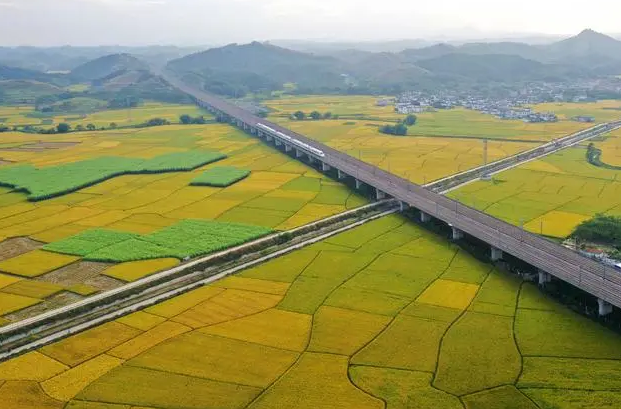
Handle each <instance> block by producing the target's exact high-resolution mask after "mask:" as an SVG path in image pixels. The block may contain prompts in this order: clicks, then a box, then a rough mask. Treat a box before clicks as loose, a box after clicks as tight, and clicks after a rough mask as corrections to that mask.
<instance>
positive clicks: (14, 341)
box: [0, 200, 399, 361]
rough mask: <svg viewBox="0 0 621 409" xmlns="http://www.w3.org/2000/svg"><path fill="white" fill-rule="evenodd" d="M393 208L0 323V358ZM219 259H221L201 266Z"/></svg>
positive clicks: (369, 210) (389, 204)
mask: <svg viewBox="0 0 621 409" xmlns="http://www.w3.org/2000/svg"><path fill="white" fill-rule="evenodd" d="M398 211H399V205H398V203H397V202H396V201H394V200H384V201H381V202H376V203H373V204H371V205H367V206H363V207H361V208H358V209H354V210H351V211H348V212H344V213H342V214H339V215H335V216H332V217H329V218H326V219H323V220H320V221H318V222H314V223H311V224H309V225H306V226H302V227H300V228H297V229H294V230H290V231H287V232H283V233H278V234H275V235H271V236H268V237H265V238H262V239H259V240H256V241H253V242H250V243H247V244H245V245H242V246H239V247H236V248H233V249H230V250H227V251H223V252H220V253H217V254H214V255H210V256H207V257H203V258H201V259H198V260H194V261H191V262H189V263H187V264H185V265H182V266H178V267H175V268H173V269H170V270H166V271H163V272H161V273H158V274H155V275H152V276H149V277H146V278H145V279H142V280H139V281H136V282H134V283H131V284H127V285H125V286H123V287H120V288H117V289H114V290H111V291H108V292H105V293H102V294H99V295H96V296H93V297H90V298H87V299H85V300H83V301H80V302H78V303H75V304H72V305H69V306H66V307H62V308H58V309H56V310H53V311H49V312H47V313H44V314H41V315H38V316H36V317H32V318H29V319H26V320H22V321H19V322H16V323H13V324H10V325H7V326H4V327H0V361H4V360H7V359H10V358H13V357H15V356H17V355H20V354H23V353H25V352H28V351H30V350H34V349H36V348H40V347H42V346H44V345H47V344H49V343H52V342H55V341H57V340H59V339H62V338H65V337H68V336H70V335H73V334H76V333H79V332H81V331H84V330H86V329H89V328H92V327H94V326H97V325H100V324H102V323H104V322H107V321H111V320H114V319H116V318H119V317H121V316H124V315H127V314H130V313H132V312H135V311H139V310H141V309H144V308H147V307H149V306H151V305H154V304H157V303H159V302H162V301H164V300H167V299H170V298H172V297H175V296H178V295H180V294H183V293H186V292H188V291H191V290H194V289H196V288H199V287H201V286H204V285H206V284H209V283H212V282H214V281H217V280H220V279H222V278H224V277H227V276H229V275H232V274H235V273H237V272H239V271H241V270H244V269H247V268H250V267H253V266H256V265H258V264H261V263H264V262H266V261H268V260H271V259H273V258H276V257H280V256H282V255H284V254H287V253H290V252H292V251H294V250H298V249H300V248H303V247H306V246H309V245H311V244H314V243H317V242H320V241H322V240H325V239H327V238H329V237H332V236H334V235H336V234H339V233H342V232H345V231H347V230H350V229H353V228H355V227H358V226H361V225H363V224H365V223H368V222H370V221H372V220H376V219H378V218H381V217H385V216H388V215H390V214H394V213H397V212H398ZM279 237H287V238H290V237H293V238H291V239H290V240H289V241H288V242H287V243H285V244H278V243H279ZM262 243H265V245H262ZM267 243H275V244H272V245H269V244H267ZM245 249H246V250H248V251H247V252H246V251H245ZM235 254H239V257H238V259H237V260H233V261H226V260H227V256H228V255H235ZM219 259H222V260H224V262H221V263H217V264H215V265H213V266H208V267H207V268H204V267H203V266H204V265H205V264H208V263H209V262H212V261H217V260H219ZM203 268H204V269H203Z"/></svg>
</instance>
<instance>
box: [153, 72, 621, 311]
mask: <svg viewBox="0 0 621 409" xmlns="http://www.w3.org/2000/svg"><path fill="white" fill-rule="evenodd" d="M165 78H166V80H167V81H168V82H170V83H171V85H173V86H175V87H177V88H178V89H180V90H181V91H183V92H185V93H187V94H188V95H190V96H191V97H192V98H193V99H194V100H195V102H196V103H197V104H198V105H199V106H201V107H203V108H205V109H207V110H208V111H210V112H211V113H213V114H214V115H215V116H216V117H218V118H219V119H220V120H223V121H228V122H230V123H232V124H234V125H237V126H238V127H239V128H241V129H243V130H245V131H246V132H248V133H250V134H252V135H255V136H257V137H259V138H262V139H263V140H265V141H266V142H274V143H275V144H276V145H282V146H284V148H285V150H286V151H288V152H291V151H295V156H296V157H298V158H302V157H308V159H309V160H310V161H311V162H317V163H318V164H319V165H320V167H321V169H323V170H324V171H327V170H330V169H334V170H336V172H337V173H338V176H339V178H346V177H352V178H354V179H355V182H356V186H357V187H359V186H361V185H362V184H366V185H368V186H370V187H372V188H373V189H374V190H375V193H376V196H377V198H378V199H382V198H385V197H387V196H390V197H393V198H395V199H397V200H399V201H400V202H401V203H402V206H408V207H412V208H415V209H418V210H419V211H420V217H421V221H423V222H426V221H429V220H430V219H431V218H436V219H439V220H441V221H443V222H444V223H447V224H448V225H449V226H450V227H451V228H452V230H453V238H454V239H459V238H461V237H463V236H464V235H465V234H468V235H471V236H473V237H476V238H477V239H479V240H481V241H483V242H485V243H488V244H489V246H490V249H491V251H490V255H491V258H492V260H493V261H498V260H501V259H502V258H503V256H504V254H505V253H507V254H510V255H512V256H513V257H516V258H518V259H520V260H522V261H524V262H526V263H528V264H530V265H532V266H534V267H535V268H537V269H538V271H539V283H540V284H545V283H547V282H549V281H551V279H552V277H555V278H556V279H559V280H563V281H565V282H568V283H570V284H572V285H574V286H576V287H578V288H580V289H581V290H583V291H585V292H587V293H589V294H591V295H593V296H594V297H596V298H597V301H598V305H599V314H600V315H607V314H609V313H611V312H612V310H613V306H614V307H617V308H621V272H619V271H617V270H615V269H614V268H612V267H609V266H607V265H604V264H601V263H598V262H597V261H594V260H591V259H589V258H587V257H585V256H583V255H581V254H580V253H577V252H575V251H572V250H571V249H568V248H566V247H564V246H561V245H558V244H556V243H554V242H552V241H550V240H547V239H545V238H543V237H540V236H537V235H535V234H532V233H529V232H526V231H524V230H523V229H521V228H519V227H516V226H513V225H511V224H508V223H506V222H504V221H502V220H499V219H496V218H494V217H492V216H489V215H487V214H485V213H482V212H480V211H477V210H475V209H472V208H470V207H468V206H465V205H463V204H461V203H459V202H457V201H455V200H452V199H449V198H447V197H445V196H443V195H441V194H438V193H435V192H434V191H432V190H430V189H426V188H424V187H422V186H420V185H417V184H414V183H412V182H410V181H408V180H405V179H403V178H400V177H398V176H395V175H393V174H391V173H388V172H386V171H384V170H382V169H379V168H377V167H375V166H373V165H370V164H368V163H365V162H362V161H360V160H358V159H356V158H353V157H351V156H349V155H347V154H344V153H342V152H339V151H337V150H335V149H332V148H330V147H328V146H326V145H323V144H321V143H318V142H315V141H313V140H311V139H309V138H307V137H305V136H303V135H300V134H298V133H296V132H292V131H290V130H288V129H286V128H283V127H281V126H279V125H277V124H274V123H271V122H269V121H266V120H265V119H262V118H259V117H256V116H254V115H252V114H251V113H249V112H248V111H245V110H243V109H241V108H239V107H237V106H235V105H233V104H231V103H229V102H227V101H224V100H222V99H220V98H217V97H215V96H213V95H210V94H207V93H204V92H201V91H197V90H195V89H193V88H192V87H189V86H188V85H186V84H184V83H182V82H180V81H179V80H177V79H176V78H169V77H168V76H165ZM618 126H619V123H612V124H606V125H605V127H606V128H604V129H603V130H604V131H606V130H609V129H613V128H615V127H618ZM266 127H267V128H269V129H270V130H268V129H266ZM541 149H550V148H549V147H542V148H541ZM318 152H319V153H318ZM434 190H435V189H434Z"/></svg>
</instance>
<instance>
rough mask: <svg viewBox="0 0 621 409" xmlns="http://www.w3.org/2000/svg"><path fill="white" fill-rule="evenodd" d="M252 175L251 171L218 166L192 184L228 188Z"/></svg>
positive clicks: (204, 173) (194, 180)
mask: <svg viewBox="0 0 621 409" xmlns="http://www.w3.org/2000/svg"><path fill="white" fill-rule="evenodd" d="M248 175H250V171H249V170H244V169H238V168H236V167H233V166H218V167H215V168H211V169H209V170H206V171H205V172H203V173H202V174H201V175H200V176H198V177H196V178H194V179H193V180H192V182H191V183H190V184H191V185H192V186H214V187H227V186H231V185H232V184H234V183H237V182H239V181H240V180H242V179H244V178H246V177H248Z"/></svg>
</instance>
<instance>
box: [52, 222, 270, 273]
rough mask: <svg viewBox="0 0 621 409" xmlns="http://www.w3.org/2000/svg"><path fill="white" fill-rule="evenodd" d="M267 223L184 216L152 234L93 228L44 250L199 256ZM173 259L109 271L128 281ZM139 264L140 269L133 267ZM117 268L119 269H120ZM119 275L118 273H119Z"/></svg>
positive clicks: (97, 257)
mask: <svg viewBox="0 0 621 409" xmlns="http://www.w3.org/2000/svg"><path fill="white" fill-rule="evenodd" d="M270 232H271V230H270V229H267V228H265V227H257V226H249V225H242V224H232V223H223V222H216V221H206V220H184V221H181V222H179V223H177V224H174V225H172V226H169V227H166V228H164V229H161V230H157V231H155V232H153V233H151V234H146V235H142V236H141V235H137V234H131V233H123V232H118V231H112V230H103V229H97V230H91V231H86V232H82V233H78V234H77V235H75V236H71V237H69V238H67V239H64V240H61V241H59V242H56V243H52V244H48V245H46V246H45V247H44V249H45V250H48V251H52V252H62V253H66V254H73V255H77V256H81V257H83V258H84V259H85V260H90V261H104V262H129V261H140V260H150V259H167V258H177V259H185V258H187V257H197V256H200V255H204V254H209V253H213V252H215V251H219V250H224V249H226V248H229V247H233V246H236V245H239V244H243V243H245V242H248V241H251V240H254V239H256V238H258V237H261V236H264V235H266V234H268V233H270ZM171 265H172V262H171V261H170V260H167V261H165V262H155V261H153V262H152V263H143V264H140V265H132V266H131V267H130V268H129V270H127V269H124V268H123V267H116V268H113V269H111V271H108V272H107V273H106V274H107V275H110V276H112V277H115V278H120V279H123V280H125V281H131V280H135V279H137V278H140V277H142V276H144V275H147V274H150V273H152V272H154V271H156V270H154V269H155V268H157V267H161V266H163V267H162V268H166V267H168V266H171ZM133 267H137V268H138V269H133ZM117 270H118V271H117ZM117 276H118V277H117Z"/></svg>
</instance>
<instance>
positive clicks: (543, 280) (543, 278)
mask: <svg viewBox="0 0 621 409" xmlns="http://www.w3.org/2000/svg"><path fill="white" fill-rule="evenodd" d="M549 282H552V275H551V274H549V273H546V272H545V271H542V270H539V285H540V286H541V287H545V285H546V284H547V283H549Z"/></svg>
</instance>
